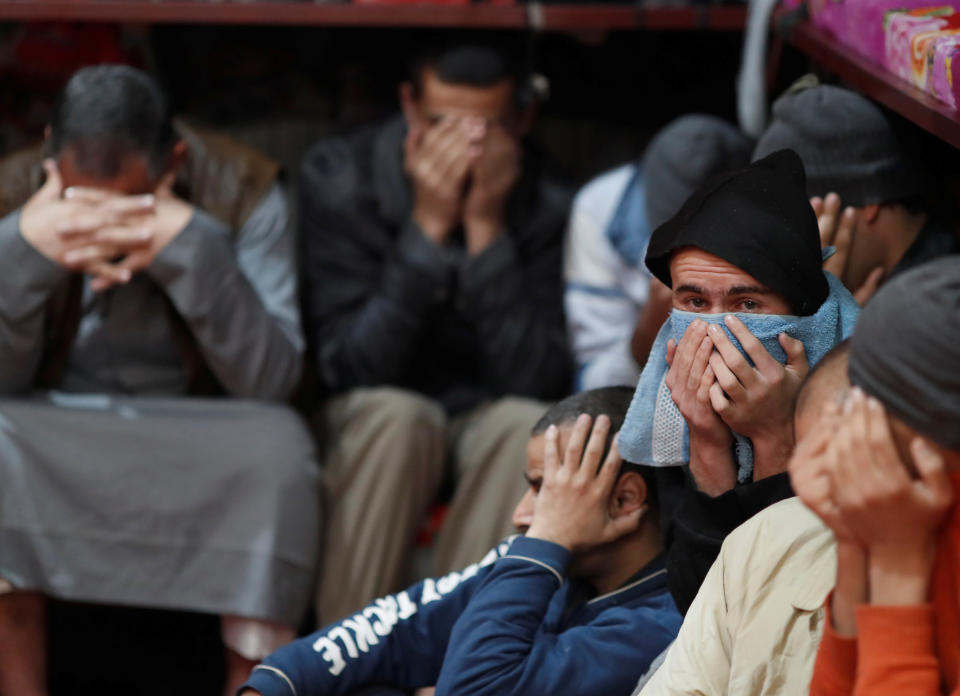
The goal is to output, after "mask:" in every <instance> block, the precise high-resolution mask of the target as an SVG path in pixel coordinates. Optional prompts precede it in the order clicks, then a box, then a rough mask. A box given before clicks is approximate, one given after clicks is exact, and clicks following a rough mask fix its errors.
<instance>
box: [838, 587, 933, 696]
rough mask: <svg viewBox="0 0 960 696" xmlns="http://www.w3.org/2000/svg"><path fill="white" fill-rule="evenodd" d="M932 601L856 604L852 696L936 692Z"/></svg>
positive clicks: (921, 695) (927, 694) (915, 695)
mask: <svg viewBox="0 0 960 696" xmlns="http://www.w3.org/2000/svg"><path fill="white" fill-rule="evenodd" d="M934 631H935V629H934V624H933V606H932V605H930V604H922V605H917V606H907V607H878V606H871V605H863V606H861V607H859V608H858V609H857V632H858V633H859V636H860V642H859V646H858V651H857V666H858V669H857V685H856V690H855V691H854V694H855V696H866V695H867V694H869V696H887V695H888V694H889V695H890V696H893V695H896V696H940V694H941V691H940V663H939V660H937V654H936V648H935V638H934V635H935V633H934Z"/></svg>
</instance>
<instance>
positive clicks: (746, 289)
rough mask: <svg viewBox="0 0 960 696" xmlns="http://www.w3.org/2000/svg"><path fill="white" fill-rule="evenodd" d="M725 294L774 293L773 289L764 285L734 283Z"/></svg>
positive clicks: (728, 295)
mask: <svg viewBox="0 0 960 696" xmlns="http://www.w3.org/2000/svg"><path fill="white" fill-rule="evenodd" d="M724 294H725V295H726V296H727V297H730V296H731V295H772V294H773V291H772V290H769V289H768V288H765V287H763V286H762V285H734V286H733V287H732V288H727V291H726V293H724Z"/></svg>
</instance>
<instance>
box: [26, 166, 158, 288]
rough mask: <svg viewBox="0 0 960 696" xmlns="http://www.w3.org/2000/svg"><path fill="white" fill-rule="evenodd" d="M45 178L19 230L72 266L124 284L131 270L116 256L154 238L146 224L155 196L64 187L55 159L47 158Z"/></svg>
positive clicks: (46, 253) (43, 251) (40, 248)
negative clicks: (117, 194) (66, 188)
mask: <svg viewBox="0 0 960 696" xmlns="http://www.w3.org/2000/svg"><path fill="white" fill-rule="evenodd" d="M44 169H45V170H46V174H47V180H46V182H45V183H44V185H43V187H42V188H41V189H40V190H39V191H37V193H35V194H34V195H33V196H32V197H31V198H30V200H29V201H27V203H26V205H24V207H23V211H22V213H21V216H20V233H21V234H22V235H23V238H24V239H25V240H26V241H27V242H29V243H30V244H31V245H32V246H33V247H34V248H35V249H37V251H39V252H40V253H41V254H43V255H44V256H46V257H47V258H49V259H50V260H52V261H54V262H56V263H58V264H60V265H62V266H64V267H65V268H68V269H70V270H72V271H79V272H83V273H89V274H91V275H94V276H97V277H102V278H104V279H107V280H109V281H110V282H111V283H125V282H127V281H128V280H129V279H130V272H129V271H127V270H124V269H121V268H119V267H117V266H116V265H115V264H113V263H111V261H112V260H113V259H116V258H117V257H119V256H123V255H125V254H128V253H132V252H134V251H137V250H139V249H143V248H144V247H146V246H148V245H149V244H150V243H151V235H152V232H151V230H150V229H149V228H148V227H146V225H145V224H144V222H145V220H146V218H147V217H148V216H150V215H151V214H152V213H153V212H154V207H155V202H154V197H153V196H152V195H147V196H116V195H113V194H110V193H106V192H103V191H91V190H84V189H68V190H67V191H64V190H63V184H62V181H61V179H60V173H59V171H58V170H57V167H56V165H55V164H54V163H53V161H52V160H47V161H45V162H44Z"/></svg>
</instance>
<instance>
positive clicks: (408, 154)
mask: <svg viewBox="0 0 960 696" xmlns="http://www.w3.org/2000/svg"><path fill="white" fill-rule="evenodd" d="M485 127H486V126H485V124H484V122H483V121H482V120H480V119H474V118H469V117H463V118H460V117H448V118H444V119H443V120H442V121H440V122H439V123H437V124H436V125H434V126H431V127H430V128H428V129H426V130H422V129H421V128H419V127H417V126H412V127H411V128H410V131H409V133H408V134H407V139H406V142H405V143H404V162H405V167H406V171H407V175H408V176H409V177H410V180H411V182H412V184H413V198H414V206H413V219H414V220H415V221H416V223H417V224H418V225H420V228H421V229H422V230H423V232H424V234H426V235H427V237H429V238H430V239H432V240H433V241H434V242H436V243H437V244H444V243H446V241H447V237H448V236H449V234H450V230H452V229H453V228H454V227H456V225H457V224H458V223H459V222H460V221H461V218H462V215H463V203H464V196H465V188H466V181H467V175H468V173H469V171H470V167H471V166H472V165H473V164H474V162H476V161H477V159H479V157H480V153H481V150H482V148H481V141H482V139H483V135H484V130H485Z"/></svg>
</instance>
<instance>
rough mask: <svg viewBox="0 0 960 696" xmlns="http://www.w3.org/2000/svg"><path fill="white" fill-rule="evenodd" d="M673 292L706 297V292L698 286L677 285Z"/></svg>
mask: <svg viewBox="0 0 960 696" xmlns="http://www.w3.org/2000/svg"><path fill="white" fill-rule="evenodd" d="M673 291H674V292H694V293H696V294H698V295H706V294H707V293H706V291H705V290H704V289H703V288H701V287H700V286H698V285H689V284H688V285H679V286H677V287H675V288H674V289H673Z"/></svg>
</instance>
